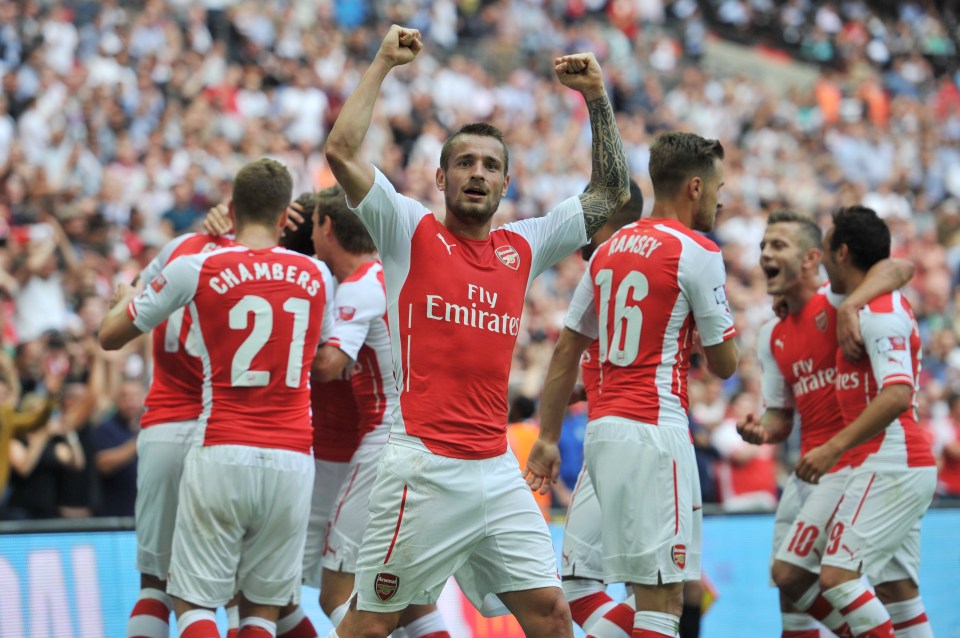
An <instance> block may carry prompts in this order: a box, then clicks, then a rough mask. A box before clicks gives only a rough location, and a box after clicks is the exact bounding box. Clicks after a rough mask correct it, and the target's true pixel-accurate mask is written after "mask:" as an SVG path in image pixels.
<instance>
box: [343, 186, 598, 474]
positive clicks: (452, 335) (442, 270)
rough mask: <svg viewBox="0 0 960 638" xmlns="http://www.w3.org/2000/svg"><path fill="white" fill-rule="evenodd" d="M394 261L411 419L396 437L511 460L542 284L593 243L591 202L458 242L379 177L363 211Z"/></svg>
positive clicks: (399, 348)
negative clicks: (532, 295) (515, 392)
mask: <svg viewBox="0 0 960 638" xmlns="http://www.w3.org/2000/svg"><path fill="white" fill-rule="evenodd" d="M356 212H357V214H358V215H359V217H360V219H361V220H362V221H363V223H364V225H365V226H366V227H367V230H368V231H369V232H370V235H371V236H372V237H373V240H374V242H375V243H376V245H377V249H378V250H379V252H380V258H381V259H382V260H383V266H384V274H385V276H386V288H387V316H388V318H389V321H390V336H391V340H392V345H393V364H394V372H395V378H396V380H397V385H398V387H399V389H400V402H399V406H400V409H399V411H398V413H397V416H396V418H395V419H394V425H393V428H392V434H391V437H392V438H395V439H397V440H404V439H406V440H407V441H408V442H409V443H411V444H413V445H419V444H422V445H423V446H425V447H426V449H427V450H429V451H431V452H433V453H435V454H440V455H443V456H449V457H455V458H469V459H483V458H490V457H494V456H499V455H501V454H504V453H505V452H506V451H507V436H506V425H507V382H508V376H509V373H510V363H511V360H512V357H513V348H514V344H515V343H516V340H517V334H518V333H519V331H520V314H521V312H522V311H523V300H524V297H525V295H526V292H527V288H528V287H529V285H530V282H531V281H532V280H533V278H534V277H536V276H537V275H539V274H540V273H541V272H543V271H544V270H546V269H547V268H549V267H550V266H551V265H553V264H554V263H556V262H557V261H558V260H559V259H562V258H563V257H565V256H567V255H569V254H570V253H571V252H573V251H574V250H576V249H577V248H579V247H580V246H582V245H583V244H585V243H586V242H587V235H586V229H585V228H584V221H583V209H582V207H581V206H580V200H579V199H578V198H576V197H572V198H570V199H568V200H566V201H564V202H563V203H561V204H560V205H559V206H558V207H557V208H555V209H554V210H553V211H551V212H550V213H548V214H547V215H546V216H544V217H540V218H536V219H526V220H523V221H519V222H514V223H510V224H506V225H504V226H502V227H500V228H497V229H495V230H493V231H492V232H491V233H490V235H489V237H487V238H486V239H483V240H474V239H468V238H465V237H459V236H457V235H454V234H453V233H451V232H450V231H449V230H447V229H446V227H444V226H443V224H441V223H440V222H439V221H437V219H436V218H435V217H434V216H433V214H432V213H431V212H430V211H429V210H427V209H426V208H424V206H423V205H422V204H420V203H419V202H417V201H415V200H413V199H410V198H408V197H404V196H402V195H400V194H398V193H397V191H396V190H395V189H394V187H393V185H392V184H390V182H389V180H388V179H387V178H386V177H385V176H384V175H383V173H381V172H380V171H379V170H378V171H376V179H375V181H374V184H373V187H372V188H371V189H370V192H369V193H368V194H367V196H366V197H365V198H364V200H363V201H362V202H360V205H359V206H358V207H357V208H356Z"/></svg>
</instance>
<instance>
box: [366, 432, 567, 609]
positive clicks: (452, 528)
mask: <svg viewBox="0 0 960 638" xmlns="http://www.w3.org/2000/svg"><path fill="white" fill-rule="evenodd" d="M451 574H453V575H456V577H457V583H458V584H459V585H460V589H461V590H462V591H463V593H464V594H465V595H466V596H467V598H468V599H469V600H470V602H471V603H473V605H474V606H475V607H477V608H478V609H481V611H483V610H484V609H486V608H487V607H486V605H484V601H485V599H486V598H487V597H488V595H489V594H498V593H503V592H511V591H521V590H526V589H537V588H541V587H559V586H560V578H559V575H558V574H557V559H556V554H555V553H554V550H553V545H552V542H551V538H550V532H549V531H548V530H547V524H546V521H545V520H544V518H543V514H542V513H541V512H540V508H539V507H537V503H536V501H534V499H533V493H532V492H531V491H530V488H529V487H527V484H526V482H525V481H524V480H523V476H522V475H521V473H520V467H519V465H518V464H517V459H516V457H515V456H514V455H513V453H512V452H510V450H509V449H508V450H507V452H506V453H505V454H503V455H501V456H498V457H494V458H490V459H483V460H465V459H454V458H448V457H444V456H438V455H436V454H431V453H429V452H427V451H424V450H420V449H417V448H414V447H410V446H408V445H407V444H405V443H400V442H396V441H391V442H389V443H387V445H386V446H385V447H384V449H383V454H382V455H381V457H380V470H379V473H378V476H377V480H376V482H375V483H374V486H373V492H372V493H371V496H370V521H369V524H368V525H367V529H366V532H365V533H364V535H363V543H362V544H361V546H360V553H359V556H358V558H357V572H356V588H357V608H358V609H360V610H363V611H375V612H395V611H400V610H402V609H405V608H406V607H407V606H408V605H410V604H434V603H436V601H437V598H438V597H439V595H440V591H441V590H442V589H443V586H444V583H446V581H447V578H448V577H449V576H450V575H451ZM491 613H496V612H491Z"/></svg>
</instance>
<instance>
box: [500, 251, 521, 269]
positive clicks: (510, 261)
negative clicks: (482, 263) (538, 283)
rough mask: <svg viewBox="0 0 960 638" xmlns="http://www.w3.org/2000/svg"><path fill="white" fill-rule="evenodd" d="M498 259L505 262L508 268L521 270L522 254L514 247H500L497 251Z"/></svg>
mask: <svg viewBox="0 0 960 638" xmlns="http://www.w3.org/2000/svg"><path fill="white" fill-rule="evenodd" d="M496 255H497V259H499V260H500V261H501V262H503V265H504V266H506V267H507V268H513V269H514V270H518V269H519V268H520V253H518V252H517V249H516V248H514V247H513V246H500V248H497V250H496Z"/></svg>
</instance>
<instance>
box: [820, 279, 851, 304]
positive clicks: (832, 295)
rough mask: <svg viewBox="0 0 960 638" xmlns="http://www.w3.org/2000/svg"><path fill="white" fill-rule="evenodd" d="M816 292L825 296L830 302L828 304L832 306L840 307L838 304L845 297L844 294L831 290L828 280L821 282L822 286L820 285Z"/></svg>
mask: <svg viewBox="0 0 960 638" xmlns="http://www.w3.org/2000/svg"><path fill="white" fill-rule="evenodd" d="M817 292H819V293H820V294H822V295H823V296H824V297H826V298H827V301H828V302H829V303H830V305H831V306H833V307H834V308H839V307H840V304H842V303H843V300H844V299H846V298H847V296H846V295H842V294H840V293H838V292H833V289H832V288H830V282H829V281H828V282H827V283H825V284H823V285H822V286H820V290H818V291H817Z"/></svg>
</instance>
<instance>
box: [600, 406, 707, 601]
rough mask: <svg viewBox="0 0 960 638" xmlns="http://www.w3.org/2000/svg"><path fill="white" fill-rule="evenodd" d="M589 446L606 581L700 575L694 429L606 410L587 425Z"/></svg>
mask: <svg viewBox="0 0 960 638" xmlns="http://www.w3.org/2000/svg"><path fill="white" fill-rule="evenodd" d="M583 448H584V457H585V459H586V465H587V471H588V472H590V479H591V480H592V481H593V486H594V489H595V490H596V492H597V500H598V501H599V502H600V513H601V515H600V525H601V534H602V537H603V575H604V582H607V583H616V582H626V583H637V584H640V585H656V584H657V583H658V582H662V583H678V582H683V581H686V580H697V579H699V578H700V553H701V542H702V540H701V539H702V530H703V503H702V499H701V497H700V478H699V475H698V473H697V462H696V459H695V458H694V454H693V445H692V444H691V443H690V433H689V432H688V431H687V430H685V429H682V428H678V427H659V426H656V425H649V424H646V423H639V422H637V421H632V420H630V419H623V418H619V417H603V418H600V419H596V420H594V421H591V422H590V423H588V424H587V431H586V435H585V437H584V442H583ZM605 503H609V504H610V506H609V507H605V506H604V504H605Z"/></svg>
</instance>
